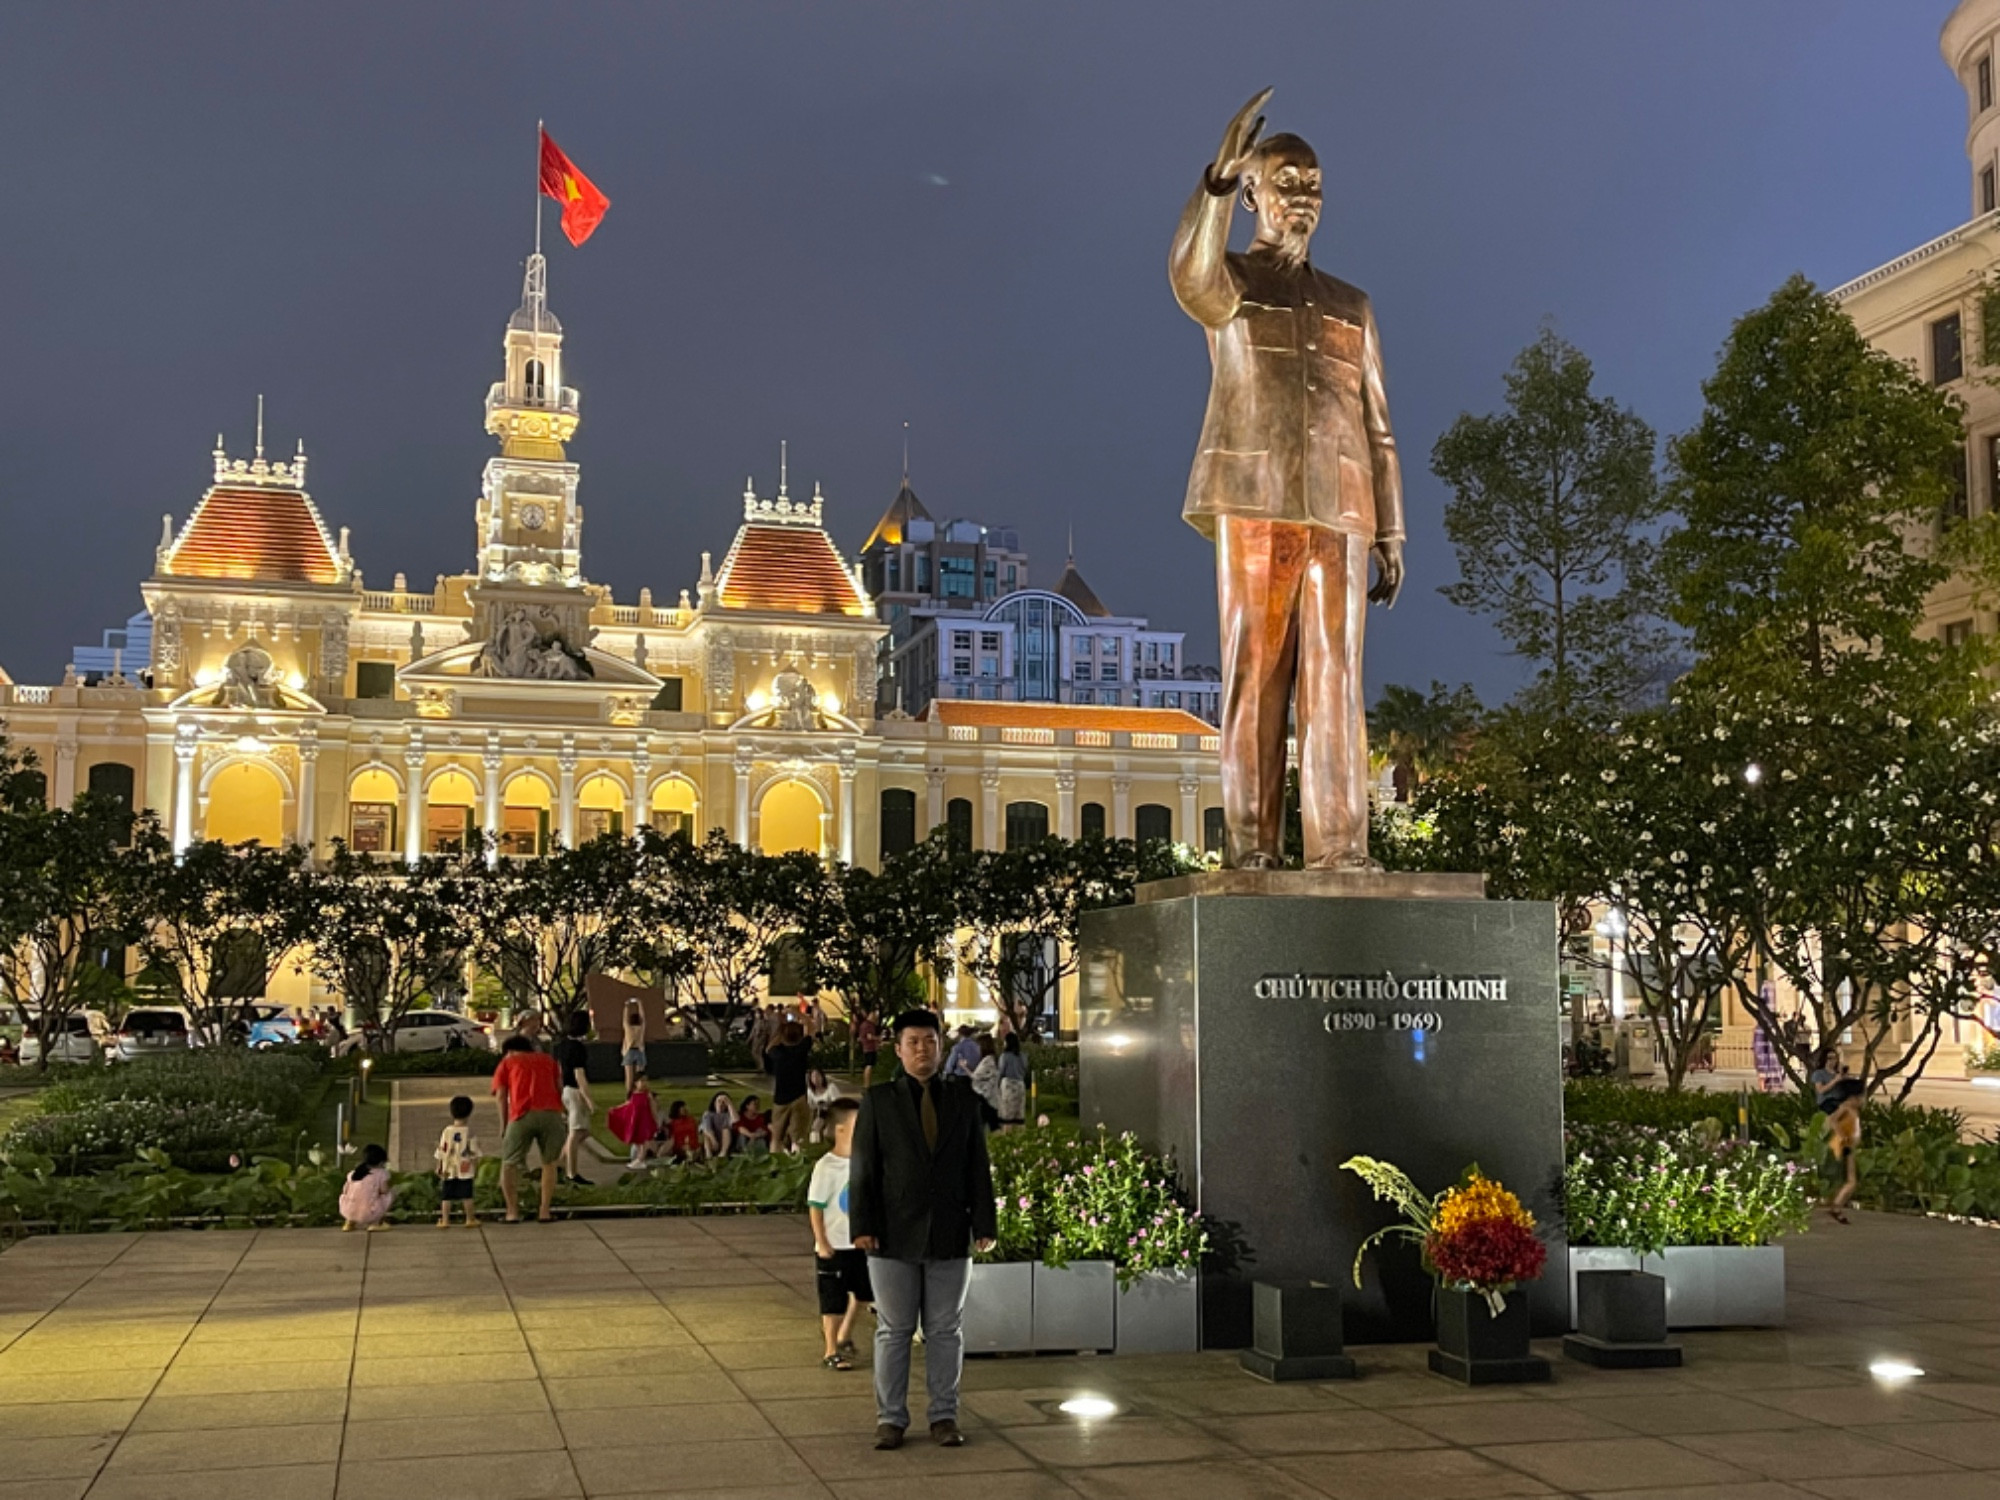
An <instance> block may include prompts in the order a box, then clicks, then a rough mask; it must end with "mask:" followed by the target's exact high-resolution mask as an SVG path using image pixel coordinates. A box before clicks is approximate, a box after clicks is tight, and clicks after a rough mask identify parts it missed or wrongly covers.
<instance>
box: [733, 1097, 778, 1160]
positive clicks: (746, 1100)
mask: <svg viewBox="0 0 2000 1500" xmlns="http://www.w3.org/2000/svg"><path fill="white" fill-rule="evenodd" d="M736 1139H737V1140H739V1141H741V1142H742V1143H743V1145H744V1148H745V1149H746V1150H747V1151H749V1153H750V1154H751V1155H752V1156H763V1155H767V1154H768V1153H769V1152H770V1149H771V1117H770V1116H769V1115H767V1114H765V1113H764V1111H763V1110H762V1109H760V1108H758V1103H757V1096H756V1095H755V1094H745V1095H744V1096H743V1108H742V1109H741V1110H739V1111H738V1112H737V1115H736Z"/></svg>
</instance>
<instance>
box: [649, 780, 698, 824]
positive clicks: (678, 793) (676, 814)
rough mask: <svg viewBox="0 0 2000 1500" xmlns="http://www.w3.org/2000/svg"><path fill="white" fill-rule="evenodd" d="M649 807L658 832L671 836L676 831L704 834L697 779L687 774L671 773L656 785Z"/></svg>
mask: <svg viewBox="0 0 2000 1500" xmlns="http://www.w3.org/2000/svg"><path fill="white" fill-rule="evenodd" d="M647 811H648V813H649V815H650V818H651V822H652V825H653V828H654V831H655V832H658V833H663V834H665V835H666V836H667V837H668V838H672V837H674V836H675V835H676V834H678V835H680V836H681V837H682V838H685V839H695V838H699V837H700V836H701V829H700V827H699V820H698V818H697V816H696V814H697V812H698V811H699V809H698V808H697V806H696V803H695V796H694V783H693V782H691V781H689V780H688V779H687V778H686V777H685V776H669V777H667V778H666V779H665V780H664V781H662V782H661V783H660V784H659V785H658V786H656V787H654V788H653V800H652V803H651V805H650V806H649V807H648V809H647Z"/></svg>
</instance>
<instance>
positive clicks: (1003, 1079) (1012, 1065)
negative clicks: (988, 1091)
mask: <svg viewBox="0 0 2000 1500" xmlns="http://www.w3.org/2000/svg"><path fill="white" fill-rule="evenodd" d="M998 1103H999V1110H1000V1128H1001V1129H1002V1130H1012V1129H1013V1128H1014V1127H1015V1126H1016V1125H1022V1124H1025V1123H1026V1122H1027V1119H1028V1059H1027V1058H1026V1057H1025V1056H1023V1055H1022V1053H1021V1037H1020V1033H1018V1032H1013V1031H1010V1032H1008V1033H1007V1040H1006V1041H1004V1042H1002V1043H1001V1044H1000V1090H999V1101H998Z"/></svg>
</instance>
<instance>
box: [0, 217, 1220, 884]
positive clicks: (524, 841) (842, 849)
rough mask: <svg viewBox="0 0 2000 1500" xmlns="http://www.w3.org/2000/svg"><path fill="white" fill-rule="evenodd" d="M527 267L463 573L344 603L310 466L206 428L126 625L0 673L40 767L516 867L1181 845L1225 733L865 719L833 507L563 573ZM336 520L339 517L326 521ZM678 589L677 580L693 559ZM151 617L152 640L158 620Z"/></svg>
mask: <svg viewBox="0 0 2000 1500" xmlns="http://www.w3.org/2000/svg"><path fill="white" fill-rule="evenodd" d="M545 276H546V269H545V265H544V262H543V260H542V258H541V257H540V256H539V255H537V256H535V257H533V258H532V259H531V260H530V261H529V263H528V270H527V277H526V284H525V287H524V290H523V294H522V300H521V306H520V308H519V310H518V311H516V312H515V313H514V314H513V316H512V317H511V318H510V319H509V320H508V323H507V328H506V334H505V338H504V340H503V358H504V368H503V372H502V378H501V379H500V380H499V381H498V382H497V383H496V384H495V385H494V386H493V387H492V389H491V390H490V391H489V392H488V393H487V397H486V407H485V416H486V430H487V431H488V432H489V433H491V434H492V436H493V438H494V439H495V441H496V444H497V449H498V451H497V452H496V453H495V454H494V456H493V457H491V458H490V459H489V460H488V461H487V464H486V468H485V474H484V478H483V482H482V484H481V489H480V497H479V500H478V502H477V504H476V506H475V508H474V514H473V518H472V519H473V523H474V551H473V556H472V567H471V570H470V571H468V572H466V573H463V574H460V575H457V576H455V577H440V578H438V580H437V581H436V585H435V586H434V587H433V588H432V589H430V590H429V591H427V592H413V591H412V590H411V589H410V588H408V587H407V585H406V583H405V580H404V578H403V575H401V574H397V575H395V583H394V587H392V588H390V589H386V590H382V589H371V588H368V587H366V586H365V585H364V582H363V579H362V573H361V569H360V568H359V566H358V565H357V563H356V561H355V555H354V551H353V549H352V545H351V540H350V537H349V534H348V530H347V528H346V527H344V526H340V527H332V526H329V525H328V523H327V521H326V519H325V518H324V517H323V516H322V513H321V511H320V508H319V506H318V505H317V504H315V502H314V500H313V497H312V496H311V495H310V493H309V492H308V490H307V488H306V456H305V454H304V451H303V448H301V451H300V452H299V453H298V454H297V455H296V456H294V457H291V458H286V459H272V458H267V457H266V456H265V453H264V450H263V439H262V424H261V419H260V423H259V434H258V442H257V446H256V450H255V452H254V454H253V455H252V456H251V457H250V458H247V459H245V458H232V457H230V456H229V455H228V454H227V453H226V452H225V451H224V450H223V447H222V445H221V442H220V440H218V443H217V447H216V451H215V455H214V474H213V480H212V482H211V484H210V485H209V487H208V489H207V491H206V492H205V493H204V494H203V495H202V496H201V498H200V500H199V501H198V502H197V503H196V505H195V507H194V509H193V511H192V512H191V513H190V514H189V515H188V516H187V517H186V519H185V520H182V521H180V522H178V523H176V521H175V519H174V518H173V517H172V516H168V517H167V518H166V520H165V523H164V525H163V527H162V531H161V536H160V543H159V549H158V552H157V555H156V559H155V565H154V570H153V575H152V577H151V578H149V579H147V580H146V581H145V582H144V583H143V584H142V585H141V593H142V595H143V597H144V603H145V616H144V617H143V618H140V617H135V619H134V621H133V622H132V623H131V625H129V626H128V627H127V628H126V629H125V630H123V631H120V632H114V633H113V636H115V644H114V642H113V640H112V639H110V638H108V639H107V644H106V647H105V648H104V653H105V654H106V655H107V656H109V657H110V658H111V659H110V660H107V661H106V662H103V663H101V664H99V671H100V672H101V673H102V674H103V675H97V674H91V675H92V677H94V680H89V679H87V678H86V677H84V676H80V675H79V674H77V673H76V672H75V670H74V669H72V671H71V672H70V674H69V676H68V679H67V680H66V681H65V682H64V683H62V684H61V685H57V686H28V685H19V684H15V683H12V682H10V681H9V680H8V678H7V677H6V676H5V674H4V673H0V714H4V722H5V729H6V733H7V734H8V735H9V736H10V737H11V738H12V739H13V740H14V741H15V743H16V744H18V745H20V746H23V747H26V748H28V749H32V750H34V751H35V752H37V754H38V755H39V756H40V757H41V760H42V762H43V764H44V765H45V766H46V767H47V768H48V785H49V796H50V798H51V800H53V801H55V802H59V803H65V804H66V803H67V802H68V801H69V799H70V798H72V797H73V796H74V795H76V794H77V793H78V792H79V791H82V790H84V789H86V788H96V789H98V790H101V791H107V792H112V793H115V794H119V795H123V796H126V797H128V798H130V799H131V801H132V802H133V803H134V804H135V805H139V806H145V807H150V808H153V809H154V810H156V811H157V812H158V813H159V815H160V816H161V818H162V819H163V820H164V821H165V822H166V823H167V824H168V826H169V827H170V828H171V829H172V833H173V838H174V841H175V843H176V844H178V845H181V846H185V845H186V844H187V843H189V842H190V841H192V840H194V839H197V838H211V839H222V840H228V841H232V842H233V841H241V840H246V839H255V840H259V841H262V842H265V843H269V844H276V843H278V842H281V841H286V840H293V841H298V842H302V843H306V844H310V845H312V846H314V847H317V848H325V847H326V846H328V845H329V844H330V842H331V841H332V840H334V839H336V838H340V839H345V840H347V841H348V842H349V843H350V844H351V845H353V846H354V847H356V848H358V849H365V850H370V851H374V852H380V853H401V854H404V855H409V856H414V855H416V854H418V853H420V852H422V851H425V850H432V849H449V848H451V847H454V846H456V845H458V844H459V843H460V842H461V841H462V840H463V839H464V838H465V836H466V834H467V832H468V830H472V829H480V830H483V831H484V832H485V833H486V834H488V835H489V836H491V837H492V839H493V840H494V841H495V846H496V857H497V856H498V855H499V854H505V855H510V856H532V855H535V854H537V853H540V852H543V851H546V850H547V849H548V848H549V847H550V845H551V844H552V843H553V842H555V841H561V842H563V843H565V844H575V843H578V842H581V841H583V840H586V839H589V838H591V837H594V836H596V835H598V834H601V833H605V832H611V833H627V832H630V831H633V830H636V829H637V828H638V827H639V826H641V825H642V824H651V825H653V826H655V827H660V828H664V829H669V830H672V829H682V828H684V829H688V830H690V831H695V832H700V831H705V830H707V829H709V828H716V827H719V828H722V829H724V830H726V831H727V832H728V833H729V834H730V835H731V836H733V837H734V838H736V839H738V840H740V841H742V842H743V843H745V844H749V845H753V846H760V847H762V848H765V849H769V850H792V849H810V850H815V851H817V852H819V853H820V854H822V855H823V856H825V857H827V858H839V859H843V860H848V861H856V862H861V863H867V864H874V863H876V862H877V861H878V860H880V859H881V858H882V857H883V856H884V855H885V854H889V853H893V852H895V851H897V850H898V849H901V848H903V847H907V846H908V845H909V844H910V843H912V842H914V841H915V840H916V839H919V838H921V837H923V836H924V835H925V834H926V833H927V832H928V831H929V830H930V829H931V828H932V827H934V826H936V825H937V824H940V823H945V822H955V823H957V824H959V825H960V826H961V827H963V828H964V829H965V830H966V831H967V833H968V834H969V836H970V837H972V838H973V839H974V840H975V841H976V842H978V843H979V844H981V845H985V846H989V847H999V846H1001V845H1003V844H1004V843H1005V842H1006V841H1007V839H1008V837H1009V832H1010V830H1011V831H1012V834H1013V836H1014V837H1016V838H1025V837H1028V836H1030V835H1031V834H1032V833H1035V832H1038V831H1040V830H1047V831H1049V832H1056V833H1067V834H1075V833H1077V832H1079V831H1080V830H1083V829H1094V828H1102V829H1103V830H1104V831H1105V832H1107V833H1111V834H1126V835H1133V834H1137V833H1140V832H1142V831H1143V832H1145V833H1147V834H1149V835H1155V836H1168V837H1172V838H1175V839H1179V840H1183V841H1186V842H1190V843H1200V842H1202V837H1203V829H1204V825H1205V820H1206V819H1207V817H1208V815H1209V814H1210V811H1211V809H1213V808H1215V807H1216V806H1217V804H1218V803H1219V800H1220V796H1219V787H1218V782H1217V773H1216V754H1215V743H1214V741H1213V739H1212V738H1211V734H1212V731H1211V730H1210V728H1209V726H1208V725H1207V724H1204V723H1202V722H1201V721H1200V720H1198V719H1196V718H1193V717H1191V716H1190V715H1188V714H1186V713H1184V712H1174V711H1171V710H1160V709H1145V708H1131V707H1120V708H1116V709H1086V708H1078V707H1069V706H1061V707H1058V706H1056V705H1045V704H1033V703H1027V704H998V703H995V704H953V703H940V704H938V705H937V706H936V707H935V709H934V710H933V711H931V712H929V713H927V714H926V715H925V716H924V717H922V718H917V719H912V718H908V717H906V716H904V715H903V714H901V713H900V712H896V711H891V712H889V713H888V714H887V715H886V716H878V714H877V699H878V693H877V682H876V671H877V662H878V660H880V656H881V645H882V642H883V639H884V638H885V636H886V635H887V634H888V626H887V623H886V622H885V621H884V620H883V619H881V618H880V617H879V615H878V610H877V607H876V604H875V602H874V600H873V598H872V597H871V595H870V593H869V591H868V590H867V589H866V588H865V587H864V586H863V583H862V581H861V577H860V573H859V570H858V569H857V568H855V567H852V566H850V565H849V563H848V562H847V561H846V559H845V558H843V557H842V555H841V553H840V551H839V549H838V548H837V547H836V546H835V545H834V543H833V541H832V539H831V538H830V536H829V535H828V532H827V529H826V524H825V522H826V515H825V511H826V502H825V501H824V500H823V498H822V497H821V496H820V494H819V493H818V492H817V490H815V492H814V494H813V495H812V496H811V498H802V497H801V498H794V497H793V496H791V495H790V494H789V492H788V484H787V481H786V480H785V479H784V478H781V479H780V481H779V484H778V488H777V493H776V494H774V495H769V496H764V495H759V494H757V493H756V492H755V490H754V488H746V490H745V492H744V495H743V502H742V503H743V511H742V519H741V522H740V523H739V524H738V526H737V529H736V535H735V538H734V540H733V541H732V542H731V543H730V545H729V548H728V550H727V551H726V552H725V553H724V554H723V555H722V559H721V562H720V563H719V564H717V563H716V562H715V561H714V558H713V555H712V554H710V553H706V552H705V553H703V554H702V555H701V558H700V568H699V574H698V576H697V577H695V579H694V580H693V583H692V586H691V587H689V588H684V589H680V590H678V592H677V597H675V596H669V597H668V598H667V599H666V600H665V601H664V602H661V601H656V599H655V598H654V596H653V594H652V592H651V591H650V590H646V589H642V590H641V591H640V593H639V597H638V599H637V600H636V601H634V602H629V603H622V604H621V603H618V602H616V601H614V600H613V599H612V597H611V594H610V591H609V590H608V589H606V588H605V587H603V586H602V585H598V584H593V583H592V582H590V580H589V578H588V576H587V574H586V572H585V569H584V550H583V521H584V513H583V506H582V504H581V502H580V500H579V480H580V470H579V466H578V464H577V463H576V462H575V461H574V460H573V459H572V458H571V457H570V456H569V447H570V444H571V443H572V441H573V439H574V438H575V435H576V432H577V428H578V425H579V423H580V421H581V407H580V402H579V399H578V393H577V391H576V390H575V389H574V388H573V387H571V386H569V385H567V384H566V383H565V381H564V372H563V329H562V325H561V323H560V322H559V321H558V320H557V319H556V317H555V315H554V314H553V313H552V312H551V311H550V310H549V307H548V299H547V294H546V282H545ZM330 509H331V512H332V514H333V515H334V517H335V519H336V520H337V519H338V514H339V512H338V506H337V504H336V505H334V506H332V507H330ZM693 571H694V570H693V569H692V568H690V572H693ZM148 626H149V627H150V628H147V627H148Z"/></svg>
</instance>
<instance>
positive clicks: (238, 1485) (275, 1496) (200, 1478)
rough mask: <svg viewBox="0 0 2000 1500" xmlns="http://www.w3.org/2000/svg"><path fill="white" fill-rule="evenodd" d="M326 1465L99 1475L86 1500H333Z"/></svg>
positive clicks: (330, 1475)
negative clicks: (197, 1499)
mask: <svg viewBox="0 0 2000 1500" xmlns="http://www.w3.org/2000/svg"><path fill="white" fill-rule="evenodd" d="M334 1474H335V1468H334V1466H333V1465H332V1464H286V1465H273V1466H272V1467H269V1468H262V1469H203V1470H200V1471H195V1470H176V1471H175V1472H173V1473H169V1474H141V1473H125V1474H101V1475H99V1476H98V1479H97V1483H95V1484H93V1485H92V1486H91V1487H90V1500H190V1497H194V1496H199V1497H200V1500H281V1497H282V1500H333V1486H334Z"/></svg>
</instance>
